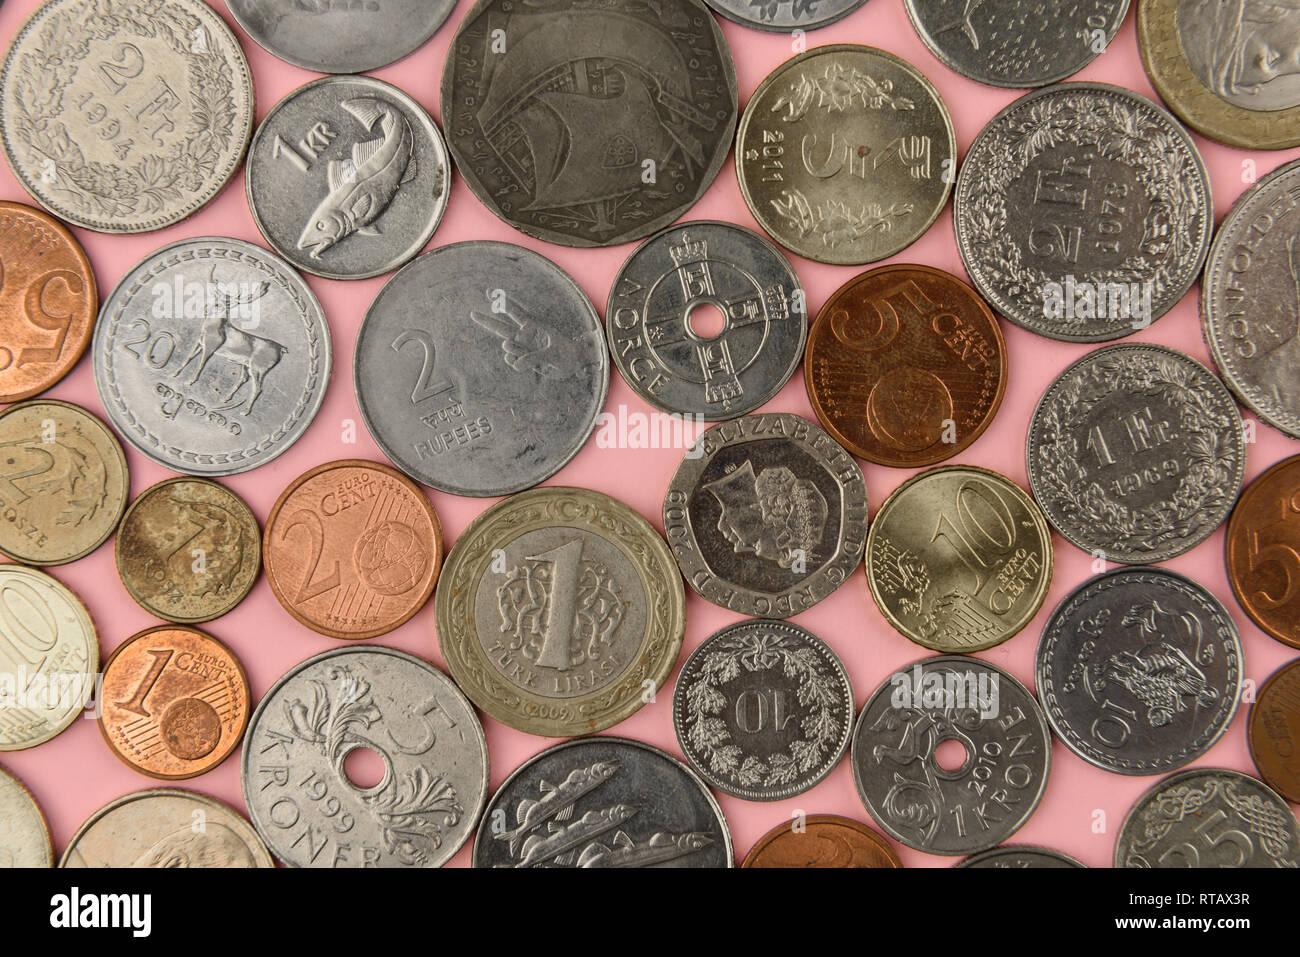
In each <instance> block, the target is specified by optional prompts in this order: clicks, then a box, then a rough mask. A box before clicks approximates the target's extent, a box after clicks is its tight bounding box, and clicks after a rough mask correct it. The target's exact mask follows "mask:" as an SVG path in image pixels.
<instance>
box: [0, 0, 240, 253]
mask: <svg viewBox="0 0 1300 957" xmlns="http://www.w3.org/2000/svg"><path fill="white" fill-rule="evenodd" d="M252 129H253V80H252V77H251V75H250V74H249V71H248V62H247V61H246V60H245V59H244V52H243V50H241V49H240V47H239V42H238V41H237V40H236V39H235V35H234V34H233V33H231V32H230V28H229V27H227V26H226V24H225V21H223V20H222V19H221V18H220V17H219V16H217V14H216V13H215V12H214V11H213V9H212V8H211V7H210V6H209V5H208V4H206V3H203V2H202V0H169V2H167V3H158V2H156V0H94V2H91V0H50V2H48V3H43V4H41V6H40V7H38V8H37V10H36V12H35V13H33V14H32V16H31V17H30V18H29V19H28V21H27V22H26V23H25V24H24V25H23V27H22V29H21V30H19V32H18V35H17V36H16V37H14V39H13V42H12V43H11V44H10V46H9V52H8V54H7V55H6V57H5V61H4V65H3V66H2V67H0V138H3V142H4V153H5V159H6V160H7V161H8V163H9V168H10V169H12V170H13V172H14V176H16V177H17V178H18V181H19V182H20V183H21V184H22V185H23V188H24V189H26V190H27V192H28V193H30V194H31V195H32V196H33V197H35V199H36V200H37V201H38V202H39V203H40V204H41V205H42V206H44V207H45V208H46V209H48V210H50V211H51V212H53V213H54V214H55V215H56V216H58V217H59V218H60V219H65V220H67V221H68V222H70V223H74V224H75V225H78V226H83V227H85V228H86V229H96V230H100V231H101V232H112V233H138V232H146V231H148V230H152V229H161V228H162V227H164V226H170V225H172V224H173V223H177V222H180V221H181V220H182V219H184V218H185V217H186V216H189V215H190V214H191V213H193V212H194V211H195V210H197V209H198V208H199V207H200V206H203V205H204V204H205V203H207V202H208V200H210V199H212V198H213V197H214V196H216V195H217V193H219V192H220V191H221V188H222V187H223V186H225V185H226V182H227V181H228V180H229V179H230V178H231V177H232V176H234V174H235V172H236V171H237V170H238V169H239V165H240V163H241V162H242V161H243V159H244V149H245V147H247V146H248V138H249V134H250V133H251V132H252Z"/></svg>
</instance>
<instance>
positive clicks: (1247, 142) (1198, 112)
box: [1137, 0, 1300, 150]
mask: <svg viewBox="0 0 1300 957" xmlns="http://www.w3.org/2000/svg"><path fill="white" fill-rule="evenodd" d="M1137 36H1138V49H1139V50H1140V51H1141V53H1142V65H1143V66H1144V67H1145V68H1146V71H1147V76H1148V77H1149V78H1150V80H1151V85H1152V86H1153V87H1155V89H1156V92H1157V93H1159V94H1160V98H1161V99H1162V100H1164V101H1165V102H1166V103H1168V104H1169V108H1170V109H1171V110H1173V111H1174V112H1175V113H1177V114H1178V117H1179V119H1181V120H1182V121H1183V122H1184V123H1186V124H1187V125H1188V126H1190V127H1192V128H1193V129H1194V130H1196V131H1197V132H1200V133H1204V134H1205V135H1206V136H1208V137H1210V139H1213V140H1218V141H1219V142H1220V143H1226V144H1228V145H1229V146H1237V147H1240V148H1242V149H1248V150H1280V149H1289V148H1291V147H1293V146H1300V2H1297V0H1141V2H1140V3H1138V4H1137Z"/></svg>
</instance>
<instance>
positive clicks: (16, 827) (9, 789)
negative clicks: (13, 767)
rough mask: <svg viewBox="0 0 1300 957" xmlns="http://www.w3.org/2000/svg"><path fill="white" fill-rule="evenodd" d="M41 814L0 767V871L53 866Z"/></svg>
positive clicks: (14, 779) (14, 778)
mask: <svg viewBox="0 0 1300 957" xmlns="http://www.w3.org/2000/svg"><path fill="white" fill-rule="evenodd" d="M53 866H54V848H53V847H52V846H51V844H50V829H49V826H48V825H47V824H46V823H45V815H44V814H42V813H41V808H40V805H38V804H37V803H36V799H35V798H34V797H32V793H31V792H30V791H28V790H27V788H26V787H24V786H23V782H22V781H19V780H18V779H17V778H16V777H14V776H13V775H12V774H10V773H9V772H8V771H6V770H5V769H4V767H3V766H0V869H5V868H10V867H53Z"/></svg>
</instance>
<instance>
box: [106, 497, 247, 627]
mask: <svg viewBox="0 0 1300 957" xmlns="http://www.w3.org/2000/svg"><path fill="white" fill-rule="evenodd" d="M114 554H115V556H116V558H117V573H118V575H119V577H121V579H122V584H123V586H125V588H126V590H127V592H128V593H129V594H130V595H131V597H132V598H134V599H135V601H136V604H138V605H139V606H140V607H141V608H143V609H144V610H145V611H147V612H149V613H150V614H153V615H157V616H158V617H159V618H163V619H166V620H167V621H175V622H180V623H182V624H196V623H198V622H202V621H211V620H212V619H213V618H219V617H221V616H222V615H224V614H225V613H226V612H228V611H230V610H231V609H232V608H234V607H235V606H236V605H238V604H239V603H240V602H241V601H243V600H244V597H245V596H246V595H247V594H248V592H249V590H250V589H251V588H252V587H253V583H254V582H256V581H257V575H258V571H259V570H260V569H261V567H262V532H261V529H260V528H259V527H258V524H257V518H256V516H254V515H253V513H252V511H251V510H250V509H249V507H248V506H247V505H245V504H244V501H243V499H241V498H240V497H239V496H238V495H236V494H235V493H234V492H232V491H230V489H228V488H226V487H225V486H224V485H218V484H217V483H216V482H211V481H208V480H207V479H199V478H188V477H186V478H174V479H168V480H167V481H165V482H159V483H158V484H157V485H155V486H153V487H152V488H149V489H146V490H145V491H144V492H143V493H142V494H141V495H140V496H139V497H138V498H137V499H136V500H135V501H134V502H132V503H131V507H130V509H128V510H127V513H126V516H125V517H124V518H123V519H122V527H121V528H120V529H119V530H118V533H117V543H116V547H115V549H114Z"/></svg>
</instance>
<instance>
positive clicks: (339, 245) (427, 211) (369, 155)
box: [244, 76, 451, 279]
mask: <svg viewBox="0 0 1300 957" xmlns="http://www.w3.org/2000/svg"><path fill="white" fill-rule="evenodd" d="M244 185H245V188H246V191H247V193H248V207H249V209H251V210H252V212H253V219H254V220H255V221H256V222H257V228H258V229H260V230H261V231H262V235H263V236H264V237H265V238H266V241H267V242H268V243H270V244H271V246H272V247H273V248H274V249H275V251H276V252H278V253H279V254H280V255H281V256H283V257H284V258H285V259H287V260H289V262H291V263H293V265H295V266H297V267H298V268H299V269H302V270H305V271H307V272H310V273H314V274H316V275H318V276H325V277H327V278H330V279H368V278H370V277H371V276H378V275H380V274H382V273H386V272H390V271H391V270H394V269H396V268H397V267H399V266H401V265H402V264H404V263H406V262H407V261H408V260H410V259H412V258H414V257H415V256H416V255H417V254H418V253H419V252H420V250H421V249H423V248H424V245H425V243H427V242H428V241H429V237H430V236H432V235H433V231H434V230H435V229H436V228H437V227H438V223H439V222H440V221H441V220H442V214H443V212H444V211H445V210H446V208H447V196H448V193H449V192H450V186H451V166H450V162H449V160H448V158H447V148H446V146H445V145H444V144H443V141H442V134H441V133H439V132H438V127H436V126H435V125H434V123H433V120H432V119H430V118H429V114H428V113H426V112H425V111H424V108H423V107H422V106H420V104H419V103H417V102H416V101H415V100H414V99H412V98H411V97H409V96H407V95H406V94H405V93H403V92H402V91H401V90H399V89H397V87H395V86H390V85H389V84H387V83H384V82H383V81H381V80H376V79H374V78H373V77H368V76H327V77H322V78H321V79H319V80H313V81H312V82H310V83H308V84H307V85H306V86H302V87H299V88H298V89H296V90H294V91H293V92H292V93H290V94H289V95H288V96H286V97H285V98H284V99H282V100H281V101H280V102H279V103H277V104H276V105H275V106H274V107H272V109H271V112H270V113H268V114H267V115H266V119H264V120H263V121H262V125H261V126H259V127H258V128H257V133H256V134H255V135H254V136H253V142H252V144H251V145H250V146H249V148H248V165H247V171H246V174H245V177H244Z"/></svg>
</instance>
